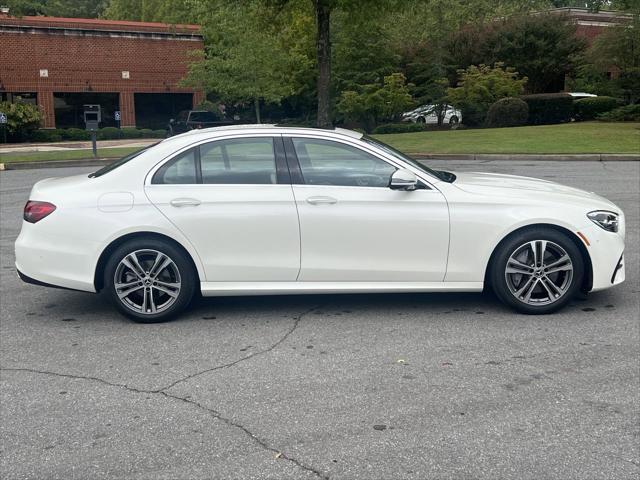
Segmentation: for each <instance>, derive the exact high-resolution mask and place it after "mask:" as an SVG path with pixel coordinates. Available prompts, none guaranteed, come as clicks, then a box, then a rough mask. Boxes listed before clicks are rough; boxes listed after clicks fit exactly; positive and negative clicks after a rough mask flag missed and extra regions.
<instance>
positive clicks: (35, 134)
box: [29, 129, 62, 143]
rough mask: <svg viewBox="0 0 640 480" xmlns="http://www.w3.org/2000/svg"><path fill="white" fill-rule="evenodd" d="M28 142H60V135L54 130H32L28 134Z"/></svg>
mask: <svg viewBox="0 0 640 480" xmlns="http://www.w3.org/2000/svg"><path fill="white" fill-rule="evenodd" d="M29 141H31V142H43V143H54V142H61V141H62V135H60V131H59V130H56V129H49V130H34V131H32V132H31V133H30V134H29Z"/></svg>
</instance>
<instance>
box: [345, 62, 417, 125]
mask: <svg viewBox="0 0 640 480" xmlns="http://www.w3.org/2000/svg"><path fill="white" fill-rule="evenodd" d="M413 105H414V101H413V98H412V97H411V94H410V93H409V85H407V83H406V79H405V77H404V75H403V74H402V73H392V74H391V75H387V76H386V77H384V80H383V83H382V85H380V83H373V84H367V85H359V86H358V90H357V91H354V90H347V91H344V92H342V94H341V96H340V100H339V101H338V103H337V105H336V108H337V110H338V112H339V113H340V114H342V116H343V119H344V120H345V121H346V122H347V123H351V122H353V123H359V124H360V125H362V126H363V127H364V128H365V129H366V130H367V131H369V130H371V129H372V128H373V127H374V126H375V124H377V123H378V122H379V121H380V120H383V121H391V122H393V121H397V120H398V119H399V117H400V114H402V112H405V111H407V110H408V109H410V108H411V107H412V106H413Z"/></svg>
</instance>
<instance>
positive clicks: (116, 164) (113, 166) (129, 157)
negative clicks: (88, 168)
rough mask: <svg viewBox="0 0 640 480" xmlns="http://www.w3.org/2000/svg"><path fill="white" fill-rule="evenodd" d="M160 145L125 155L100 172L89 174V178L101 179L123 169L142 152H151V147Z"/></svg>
mask: <svg viewBox="0 0 640 480" xmlns="http://www.w3.org/2000/svg"><path fill="white" fill-rule="evenodd" d="M158 143H160V142H156V143H153V144H151V145H148V146H146V147H144V148H141V149H140V150H136V151H135V152H132V153H130V154H129V155H125V156H124V157H122V158H120V159H118V160H116V161H115V162H113V163H110V164H109V165H106V166H104V167H102V168H101V169H100V170H98V171H95V172H93V173H90V174H89V178H95V177H101V176H102V175H104V174H105V173H109V172H110V171H112V170H115V169H116V168H118V167H121V166H122V165H124V164H125V163H127V162H128V161H129V160H133V159H134V158H136V157H137V156H138V155H140V154H141V153H142V152H145V151H147V150H149V149H150V148H151V147H153V146H154V145H157V144H158Z"/></svg>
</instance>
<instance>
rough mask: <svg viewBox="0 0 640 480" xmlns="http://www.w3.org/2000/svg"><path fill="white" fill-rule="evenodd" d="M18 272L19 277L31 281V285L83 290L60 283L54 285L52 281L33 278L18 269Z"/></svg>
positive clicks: (24, 280)
mask: <svg viewBox="0 0 640 480" xmlns="http://www.w3.org/2000/svg"><path fill="white" fill-rule="evenodd" d="M16 272H17V273H18V277H20V280H22V281H23V282H24V283H29V284H31V285H38V286H39V287H49V288H60V289H62V290H73V291H77V292H81V291H82V290H78V289H76V288H68V287H62V286H60V285H53V284H52V283H47V282H41V281H40V280H36V279H35V278H32V277H29V276H28V275H25V274H24V273H22V272H21V271H20V270H18V269H16Z"/></svg>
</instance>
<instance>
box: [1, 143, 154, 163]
mask: <svg viewBox="0 0 640 480" xmlns="http://www.w3.org/2000/svg"><path fill="white" fill-rule="evenodd" d="M141 148H142V147H117V148H99V149H98V158H120V157H124V156H125V155H128V154H129V153H131V152H135V151H136V150H140V149H141ZM91 158H93V154H92V153H91V150H90V149H89V150H69V151H65V150H57V151H55V152H28V153H27V152H16V153H0V163H9V162H40V161H45V160H87V159H91Z"/></svg>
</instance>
